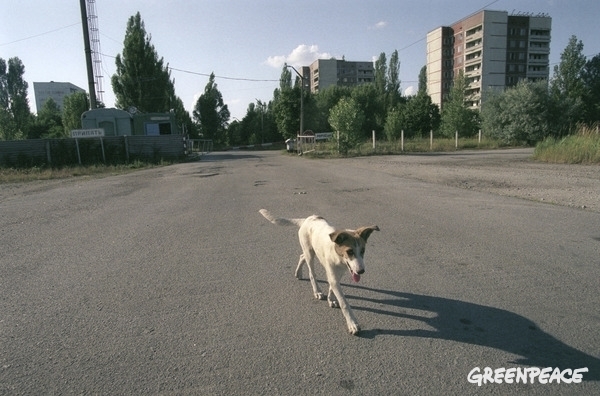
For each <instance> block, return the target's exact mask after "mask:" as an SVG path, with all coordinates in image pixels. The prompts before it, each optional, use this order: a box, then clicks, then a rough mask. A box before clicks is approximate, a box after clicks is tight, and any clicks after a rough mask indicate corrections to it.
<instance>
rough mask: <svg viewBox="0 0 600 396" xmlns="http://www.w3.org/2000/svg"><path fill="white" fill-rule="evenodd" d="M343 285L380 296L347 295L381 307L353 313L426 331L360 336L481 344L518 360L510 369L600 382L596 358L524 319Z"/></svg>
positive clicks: (457, 303)
mask: <svg viewBox="0 0 600 396" xmlns="http://www.w3.org/2000/svg"><path fill="white" fill-rule="evenodd" d="M344 287H345V289H346V290H347V291H348V292H351V290H352V288H354V289H363V290H368V291H371V292H375V293H381V294H384V295H385V297H384V298H365V297H359V296H356V295H351V294H347V297H348V299H352V300H362V301H368V302H370V303H373V304H376V305H379V306H381V309H380V308H371V307H364V306H362V307H361V306H360V304H352V307H353V309H355V310H362V311H368V312H373V313H376V314H381V315H390V316H395V317H398V318H403V319H411V320H416V321H420V322H422V323H424V324H426V325H427V326H428V327H430V328H431V329H423V328H416V329H370V330H369V329H367V330H364V331H361V332H360V336H361V337H364V338H375V337H377V336H378V335H384V334H387V335H398V336H406V337H423V338H436V339H442V340H451V341H458V342H463V343H467V344H473V345H481V346H486V347H491V348H496V349H499V350H502V351H506V352H509V353H512V354H515V355H520V356H522V358H519V359H516V360H515V361H513V362H511V363H514V364H515V365H528V366H536V367H559V368H561V369H566V368H571V369H576V368H582V367H587V368H588V369H589V372H587V373H584V375H583V379H584V380H585V381H600V359H598V358H595V357H593V356H590V355H588V354H586V353H584V352H581V351H579V350H577V349H575V348H572V347H570V346H569V345H567V344H565V343H563V342H561V341H559V340H557V339H556V338H554V337H553V336H551V335H550V334H547V333H545V332H543V331H542V330H540V329H539V328H538V326H536V324H535V323H534V322H532V321H531V320H529V319H527V318H525V317H523V316H520V315H517V314H514V313H512V312H509V311H505V310H503V309H498V308H493V307H487V306H484V305H478V304H472V303H468V302H464V301H458V300H452V299H448V298H441V297H432V296H425V295H419V294H412V293H404V292H398V291H391V290H379V289H373V288H369V287H363V286H358V285H350V284H345V285H344ZM403 311H404V312H403ZM415 311H417V312H415ZM418 311H421V312H422V314H420V313H419V312H418Z"/></svg>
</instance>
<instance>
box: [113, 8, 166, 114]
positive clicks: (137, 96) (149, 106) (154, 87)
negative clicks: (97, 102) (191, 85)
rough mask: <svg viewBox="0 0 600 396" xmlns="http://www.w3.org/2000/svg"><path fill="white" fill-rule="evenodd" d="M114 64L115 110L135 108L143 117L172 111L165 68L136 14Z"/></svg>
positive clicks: (129, 22)
mask: <svg viewBox="0 0 600 396" xmlns="http://www.w3.org/2000/svg"><path fill="white" fill-rule="evenodd" d="M115 64H116V66H117V71H116V73H115V74H114V75H113V76H112V79H111V82H112V87H113V91H114V93H115V96H116V99H117V101H116V106H117V107H118V108H120V109H128V108H130V107H135V108H137V109H138V110H139V111H141V112H145V113H153V112H159V113H164V112H168V111H169V110H170V109H171V108H173V107H172V106H173V105H174V100H175V88H174V83H173V81H172V80H171V75H170V72H169V69H168V65H167V66H165V65H164V61H163V58H159V57H158V54H157V52H156V49H155V48H154V45H152V43H151V37H150V36H149V35H148V34H147V33H146V29H145V27H144V22H143V21H142V18H141V16H140V13H139V12H138V13H137V14H136V15H135V16H132V17H130V18H129V21H128V22H127V30H126V32H125V39H124V41H123V55H121V54H117V57H116V60H115Z"/></svg>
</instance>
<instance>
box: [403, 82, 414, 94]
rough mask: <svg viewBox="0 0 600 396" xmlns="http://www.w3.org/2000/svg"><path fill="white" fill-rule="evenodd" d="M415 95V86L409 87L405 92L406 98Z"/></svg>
mask: <svg viewBox="0 0 600 396" xmlns="http://www.w3.org/2000/svg"><path fill="white" fill-rule="evenodd" d="M413 95H415V87H414V86H412V85H411V86H410V87H408V88H406V89H405V90H404V96H413Z"/></svg>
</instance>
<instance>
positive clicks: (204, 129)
mask: <svg viewBox="0 0 600 396" xmlns="http://www.w3.org/2000/svg"><path fill="white" fill-rule="evenodd" d="M193 114H194V120H195V121H196V123H197V124H198V126H199V130H200V133H201V134H202V136H203V137H204V138H205V139H212V140H213V144H214V145H215V146H219V145H226V144H227V143H228V142H227V133H226V131H227V123H228V122H229V117H230V113H229V109H228V108H227V105H226V104H225V103H224V102H223V96H222V95H221V92H220V91H219V89H218V88H217V84H216V83H215V74H214V73H211V74H210V77H209V79H208V83H207V84H206V87H205V88H204V93H203V94H202V95H200V97H199V98H198V100H197V101H196V105H195V106H194V112H193Z"/></svg>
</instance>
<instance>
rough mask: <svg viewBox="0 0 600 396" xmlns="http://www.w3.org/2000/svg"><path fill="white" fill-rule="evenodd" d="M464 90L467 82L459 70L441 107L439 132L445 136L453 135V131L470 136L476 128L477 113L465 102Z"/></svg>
mask: <svg viewBox="0 0 600 396" xmlns="http://www.w3.org/2000/svg"><path fill="white" fill-rule="evenodd" d="M466 91H467V83H466V80H465V76H464V74H463V72H462V70H461V71H460V73H459V75H458V77H457V78H456V79H455V80H454V84H453V86H452V89H451V90H450V95H449V98H448V101H447V102H446V103H444V106H443V108H442V119H441V125H440V132H441V133H442V135H443V136H445V137H453V136H454V134H455V132H458V133H460V134H461V136H472V135H473V134H475V132H476V131H477V129H478V126H479V117H478V113H477V112H476V111H475V110H472V109H469V108H468V107H467V106H466V104H465V100H466V99H467V97H466Z"/></svg>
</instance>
